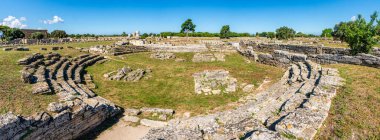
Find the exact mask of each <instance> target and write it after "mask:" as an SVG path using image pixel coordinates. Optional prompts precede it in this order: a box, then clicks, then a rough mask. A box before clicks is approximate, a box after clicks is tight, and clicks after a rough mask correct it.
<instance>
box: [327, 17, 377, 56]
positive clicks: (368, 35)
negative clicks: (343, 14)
mask: <svg viewBox="0 0 380 140" xmlns="http://www.w3.org/2000/svg"><path fill="white" fill-rule="evenodd" d="M377 17H378V14H377V12H374V13H373V14H372V15H371V20H370V21H369V22H367V21H366V20H365V19H364V18H363V16H362V15H358V18H357V19H356V20H355V21H349V22H341V23H339V24H337V25H336V26H335V28H334V32H333V35H334V37H335V38H339V39H340V40H341V41H345V42H347V43H348V45H349V46H350V48H351V53H352V54H354V55H355V54H358V53H368V52H370V51H371V49H372V47H373V46H374V45H375V44H376V42H377V41H378V40H377V38H376V34H377V33H376V27H377V26H378V24H379V21H378V19H377ZM375 22H377V25H375Z"/></svg>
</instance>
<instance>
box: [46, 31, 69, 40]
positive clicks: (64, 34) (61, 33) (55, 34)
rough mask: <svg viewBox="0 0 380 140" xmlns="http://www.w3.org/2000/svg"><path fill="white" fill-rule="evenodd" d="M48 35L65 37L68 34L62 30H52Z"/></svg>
mask: <svg viewBox="0 0 380 140" xmlns="http://www.w3.org/2000/svg"><path fill="white" fill-rule="evenodd" d="M50 37H53V38H66V37H68V35H67V34H66V32H65V31H63V30H54V31H53V32H51V34H50Z"/></svg>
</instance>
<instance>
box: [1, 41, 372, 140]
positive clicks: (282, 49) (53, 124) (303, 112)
mask: <svg viewBox="0 0 380 140" xmlns="http://www.w3.org/2000/svg"><path fill="white" fill-rule="evenodd" d="M174 42H175V41H174ZM199 42H203V43H204V44H198V45H193V46H191V47H190V46H187V45H180V46H176V45H172V46H170V45H161V44H159V43H157V44H147V45H145V44H144V43H143V42H140V43H136V40H131V41H130V42H128V41H124V42H117V43H115V44H114V45H98V46H92V47H90V48H89V49H88V50H87V51H83V50H81V51H80V52H84V53H85V54H82V55H78V56H74V57H68V56H63V55H61V54H59V53H56V52H50V53H45V54H42V53H34V54H31V55H30V56H28V57H26V58H23V59H20V60H18V65H21V66H23V68H22V70H21V71H20V77H21V78H20V80H21V81H22V82H24V83H28V84H30V85H31V86H32V87H31V95H30V96H33V95H34V94H42V95H49V94H55V95H56V96H58V97H59V100H58V101H56V102H51V103H49V104H48V106H47V107H46V111H42V112H36V113H35V115H32V116H20V115H16V114H13V113H12V112H9V113H6V114H2V115H0V135H1V139H21V138H22V139H61V138H64V139H75V138H78V137H80V136H83V135H84V134H86V133H88V132H90V131H91V130H92V129H94V128H96V127H97V126H99V125H100V124H101V123H102V122H104V121H106V120H107V119H109V118H112V117H115V116H116V115H117V114H120V113H121V112H123V114H124V117H123V118H122V120H123V121H125V122H128V124H129V125H143V126H146V127H149V128H150V130H149V132H147V134H146V135H145V136H144V137H143V138H142V139H147V140H148V139H149V140H156V139H173V140H174V139H236V138H240V139H288V138H287V137H285V136H294V137H296V138H301V139H313V137H314V136H315V135H316V133H317V131H318V129H319V128H320V127H321V125H322V123H323V122H324V120H325V119H326V118H327V116H328V112H329V109H330V106H331V101H332V99H333V98H334V96H335V95H336V94H337V88H339V87H340V86H342V84H343V81H344V79H342V78H341V77H340V76H339V73H338V71H337V70H336V69H333V68H325V67H323V66H321V65H320V64H336V63H345V64H354V65H364V66H369V67H376V68H380V58H379V56H378V54H377V53H378V49H377V48H375V49H374V51H373V53H372V54H358V55H354V56H353V55H350V54H349V50H348V49H341V48H329V47H315V46H302V45H278V44H257V43H255V42H252V41H250V42H247V41H240V42H238V43H236V42H235V43H234V42H230V43H225V42H220V41H212V40H209V41H205V40H201V41H199ZM133 44H134V45H133ZM206 45H207V47H206ZM71 48H72V47H71ZM231 48H234V50H233V51H232V50H231ZM51 49H52V50H55V49H64V48H63V47H52V48H51ZM10 50H14V49H8V48H4V51H10ZM16 50H24V49H16ZM221 50H224V51H221ZM178 52H181V53H183V52H186V53H192V58H191V59H192V60H191V62H192V63H194V64H199V63H214V62H221V63H223V62H225V61H229V59H228V56H229V55H230V54H231V53H238V54H240V55H242V56H244V57H246V58H247V59H249V60H250V61H252V62H256V63H262V64H266V65H271V66H277V67H281V68H283V69H284V70H285V73H284V74H283V76H282V78H281V79H280V80H279V81H277V82H275V83H274V84H272V85H271V86H270V87H268V88H265V89H261V86H260V88H259V87H256V86H255V85H254V84H252V83H244V82H240V81H238V80H237V79H236V78H234V77H233V76H232V75H231V74H230V72H229V71H227V70H222V69H218V70H215V69H204V70H203V71H198V72H195V73H193V74H192V77H193V80H194V85H192V86H193V87H194V88H193V89H194V91H192V92H193V93H194V94H197V95H199V96H202V95H206V96H211V97H212V96H216V95H223V94H235V92H238V91H242V92H244V93H246V95H245V96H244V97H242V98H240V100H239V102H240V103H239V105H238V106H236V107H235V108H234V109H228V110H224V111H219V112H214V113H210V114H204V115H196V116H190V115H189V114H190V113H188V112H186V113H185V115H184V116H186V117H177V116H178V115H177V114H176V111H175V110H173V109H165V108H152V107H142V108H124V109H123V108H121V107H119V106H117V105H115V103H113V102H111V101H110V100H107V99H105V98H102V97H100V96H97V95H96V93H95V92H93V89H96V88H97V86H96V84H95V83H94V79H93V76H92V75H90V74H88V73H87V72H86V68H87V67H91V66H96V65H99V64H103V63H107V62H108V61H114V60H113V59H112V58H111V57H112V56H122V55H126V54H135V53H147V54H146V55H148V56H147V57H148V58H151V59H159V60H165V61H175V62H184V61H186V59H184V58H177V56H176V55H177V53H178ZM126 59H128V56H127V58H126ZM250 64H252V63H249V64H248V63H246V64H244V65H250ZM151 73H153V72H152V70H151V69H148V68H134V69H132V68H131V67H129V66H124V67H122V68H119V69H116V70H113V71H111V72H110V71H108V72H107V73H103V74H102V75H103V78H104V80H115V81H130V82H139V81H140V80H141V79H142V78H144V77H151ZM152 78H154V77H152ZM97 80H99V79H97ZM95 82H96V80H95ZM256 89H260V92H259V93H256V94H251V93H253V92H254V91H255V90H256ZM151 118H156V119H151Z"/></svg>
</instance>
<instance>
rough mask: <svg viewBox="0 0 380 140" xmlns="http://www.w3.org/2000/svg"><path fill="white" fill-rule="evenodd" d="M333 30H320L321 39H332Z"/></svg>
mask: <svg viewBox="0 0 380 140" xmlns="http://www.w3.org/2000/svg"><path fill="white" fill-rule="evenodd" d="M332 33H333V29H331V28H327V29H323V30H322V34H321V37H332Z"/></svg>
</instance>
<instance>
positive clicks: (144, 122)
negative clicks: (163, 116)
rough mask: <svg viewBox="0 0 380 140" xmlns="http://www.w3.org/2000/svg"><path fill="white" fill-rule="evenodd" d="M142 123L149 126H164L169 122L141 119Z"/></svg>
mask: <svg viewBox="0 0 380 140" xmlns="http://www.w3.org/2000/svg"><path fill="white" fill-rule="evenodd" d="M140 124H142V125H145V126H148V127H164V126H165V125H166V124H167V122H162V121H154V120H148V119H141V120H140Z"/></svg>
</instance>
